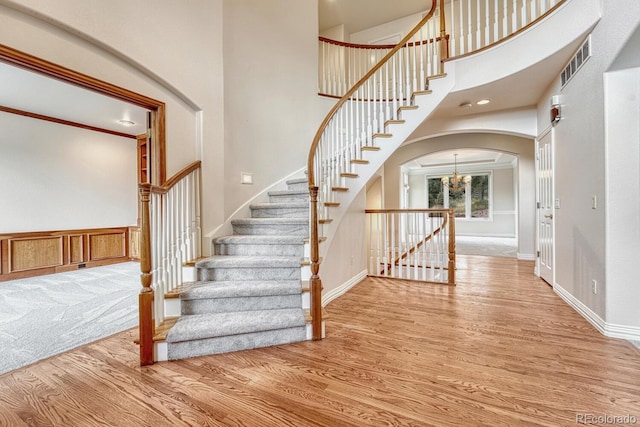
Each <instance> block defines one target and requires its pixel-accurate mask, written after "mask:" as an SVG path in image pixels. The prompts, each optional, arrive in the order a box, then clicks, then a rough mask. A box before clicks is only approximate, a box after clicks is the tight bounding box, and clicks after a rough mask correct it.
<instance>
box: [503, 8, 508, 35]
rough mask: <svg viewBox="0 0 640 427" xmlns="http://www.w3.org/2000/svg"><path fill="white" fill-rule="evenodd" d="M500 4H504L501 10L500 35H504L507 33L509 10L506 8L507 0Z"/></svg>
mask: <svg viewBox="0 0 640 427" xmlns="http://www.w3.org/2000/svg"><path fill="white" fill-rule="evenodd" d="M502 4H503V6H504V10H503V12H502V36H503V37H506V36H507V34H509V11H508V10H507V9H508V7H509V2H508V0H503V1H502Z"/></svg>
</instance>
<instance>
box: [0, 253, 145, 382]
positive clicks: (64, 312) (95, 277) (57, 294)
mask: <svg viewBox="0 0 640 427" xmlns="http://www.w3.org/2000/svg"><path fill="white" fill-rule="evenodd" d="M139 291H140V265H139V264H138V263H134V262H127V263H122V264H113V265H109V266H104V267H95V268H89V269H86V270H77V271H72V272H67V273H59V274H52V275H47V276H39V277H33V278H28V279H20V280H12V281H8V282H0V307H2V310H0V349H2V353H1V354H2V357H0V374H2V373H4V372H8V371H11V370H14V369H17V368H19V367H21V366H25V365H28V364H31V363H33V362H36V361H38V360H41V359H45V358H47V357H50V356H53V355H55V354H58V353H62V352H64V351H67V350H69V349H71V348H74V347H77V346H79V345H82V344H85V343H88V342H91V341H95V340H97V339H100V338H104V337H107V336H109V335H113V334H115V333H117V332H121V331H124V330H126V329H129V328H132V327H134V326H136V325H137V324H138V293H139Z"/></svg>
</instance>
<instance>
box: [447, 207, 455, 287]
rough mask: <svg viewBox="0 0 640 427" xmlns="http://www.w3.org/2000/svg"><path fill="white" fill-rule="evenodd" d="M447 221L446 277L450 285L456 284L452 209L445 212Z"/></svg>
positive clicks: (453, 215)
mask: <svg viewBox="0 0 640 427" xmlns="http://www.w3.org/2000/svg"><path fill="white" fill-rule="evenodd" d="M447 217H448V218H447V219H448V221H447V222H448V223H449V265H448V279H449V284H450V285H455V284H456V216H455V214H454V212H453V209H449V210H448V212H447Z"/></svg>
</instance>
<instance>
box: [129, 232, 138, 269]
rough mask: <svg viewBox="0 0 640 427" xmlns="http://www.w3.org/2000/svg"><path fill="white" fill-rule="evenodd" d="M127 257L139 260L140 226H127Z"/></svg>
mask: <svg viewBox="0 0 640 427" xmlns="http://www.w3.org/2000/svg"><path fill="white" fill-rule="evenodd" d="M129 258H130V259H132V260H135V261H140V227H129Z"/></svg>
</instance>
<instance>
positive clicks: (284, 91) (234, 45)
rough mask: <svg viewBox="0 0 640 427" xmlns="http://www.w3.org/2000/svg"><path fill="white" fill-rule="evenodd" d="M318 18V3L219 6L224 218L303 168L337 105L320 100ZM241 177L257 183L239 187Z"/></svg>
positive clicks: (252, 0) (250, 0)
mask: <svg viewBox="0 0 640 427" xmlns="http://www.w3.org/2000/svg"><path fill="white" fill-rule="evenodd" d="M317 14H318V10H317V3H316V2H315V1H312V2H307V1H305V2H301V1H298V0H269V1H264V0H227V1H225V2H224V67H225V80H224V82H225V103H224V107H225V108H224V119H225V144H224V159H225V175H224V184H225V216H229V215H230V214H232V213H233V212H234V211H235V210H236V209H237V208H238V207H239V206H240V205H241V204H242V203H244V202H245V201H246V200H248V199H250V198H251V197H252V196H253V195H255V194H257V193H259V192H260V191H261V190H263V189H265V188H267V187H268V186H269V185H271V184H273V183H274V182H276V181H278V180H280V179H282V178H284V177H286V176H288V175H290V174H291V173H293V172H295V171H296V170H299V169H300V168H303V167H305V166H306V162H307V155H308V152H309V147H310V146H311V142H312V141H313V136H314V134H315V132H316V130H317V128H318V126H319V125H320V123H321V121H322V119H323V118H324V115H325V114H326V112H327V111H328V109H329V108H330V106H331V105H332V104H333V102H335V101H333V102H332V103H329V104H327V103H326V102H323V100H320V99H319V97H318V96H317V92H318V74H317V73H318V71H317V70H318V16H317ZM293 17H295V19H293ZM241 172H251V173H252V174H253V181H254V184H253V185H242V184H240V173H241Z"/></svg>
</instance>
